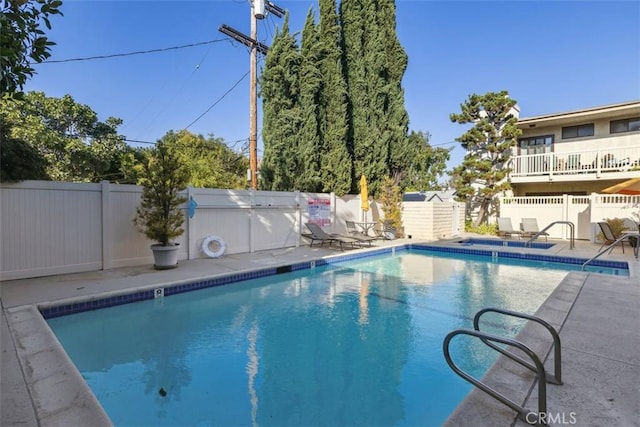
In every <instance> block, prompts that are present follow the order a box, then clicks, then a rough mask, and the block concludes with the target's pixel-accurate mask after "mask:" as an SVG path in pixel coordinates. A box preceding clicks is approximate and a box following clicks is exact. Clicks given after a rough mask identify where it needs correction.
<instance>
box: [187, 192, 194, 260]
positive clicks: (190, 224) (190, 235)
mask: <svg viewBox="0 0 640 427" xmlns="http://www.w3.org/2000/svg"><path fill="white" fill-rule="evenodd" d="M192 198H193V187H191V186H189V187H187V241H186V242H185V244H186V245H187V259H195V258H196V253H197V251H195V250H194V249H193V247H192V243H193V244H194V245H193V246H195V242H196V240H197V237H196V225H195V220H194V219H193V218H191V215H189V211H190V210H191V209H190V205H191V199H192ZM195 212H196V213H197V208H196V210H195ZM193 216H194V218H195V213H194V215H193Z"/></svg>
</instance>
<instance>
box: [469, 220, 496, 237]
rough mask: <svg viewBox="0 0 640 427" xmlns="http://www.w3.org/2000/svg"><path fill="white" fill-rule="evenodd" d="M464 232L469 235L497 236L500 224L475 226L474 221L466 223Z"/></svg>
mask: <svg viewBox="0 0 640 427" xmlns="http://www.w3.org/2000/svg"><path fill="white" fill-rule="evenodd" d="M464 231H466V232H467V233H475V234H488V235H493V236H495V235H497V234H498V224H480V225H473V221H465V224H464Z"/></svg>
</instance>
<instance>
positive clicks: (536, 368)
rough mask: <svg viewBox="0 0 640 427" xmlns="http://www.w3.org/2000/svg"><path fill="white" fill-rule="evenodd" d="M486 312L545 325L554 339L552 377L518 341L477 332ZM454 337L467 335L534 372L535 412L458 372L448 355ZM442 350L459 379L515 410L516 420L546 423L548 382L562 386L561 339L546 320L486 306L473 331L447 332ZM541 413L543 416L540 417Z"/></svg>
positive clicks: (463, 372) (479, 313) (476, 316)
mask: <svg viewBox="0 0 640 427" xmlns="http://www.w3.org/2000/svg"><path fill="white" fill-rule="evenodd" d="M489 312H493V313H499V314H504V315H506V316H513V317H519V318H521V319H527V320H532V321H534V322H537V323H539V324H541V325H542V326H544V327H545V328H546V329H547V330H548V331H549V333H551V336H552V337H553V347H554V374H553V375H550V374H548V373H547V372H546V371H545V369H544V365H543V363H542V362H541V361H540V358H539V357H538V356H537V355H536V354H535V352H534V351H533V350H531V349H530V348H529V347H527V346H526V345H524V344H523V343H521V342H520V341H516V340H515V339H511V338H505V337H500V336H497V335H492V334H489V333H486V332H482V331H480V317H481V316H482V315H483V314H485V313H489ZM457 335H469V336H472V337H476V338H479V339H480V341H482V342H483V343H484V344H486V345H487V346H489V347H491V348H492V349H494V350H496V351H497V352H499V353H501V354H503V355H505V356H506V357H508V358H509V359H511V360H513V361H515V362H517V363H519V364H520V365H522V366H524V367H525V368H527V369H529V370H531V371H533V372H535V373H536V378H537V380H538V412H534V411H529V410H527V409H525V408H524V407H523V406H520V405H518V404H517V403H516V402H514V401H513V400H511V399H509V398H508V397H506V396H505V395H503V394H500V393H498V392H497V391H495V390H494V389H492V388H491V387H489V386H488V385H486V384H484V383H483V382H482V381H480V380H478V379H476V378H474V377H472V376H471V375H469V374H468V373H467V372H465V371H463V370H462V369H460V368H459V367H458V365H456V364H455V363H454V362H453V360H452V359H451V354H450V352H449V343H450V342H451V340H452V339H453V338H454V337H455V336H457ZM494 342H497V343H500V344H506V345H507V346H511V347H516V348H518V349H520V350H522V351H523V352H524V353H525V354H526V355H527V356H529V358H530V359H531V360H532V361H533V364H532V363H530V362H528V361H527V360H525V359H523V358H521V357H519V356H516V355H515V354H513V353H511V352H508V351H506V350H505V349H503V348H501V347H498V346H497V345H496V344H494ZM442 349H443V352H444V358H445V360H446V361H447V364H448V365H449V367H450V368H451V369H452V370H453V371H454V372H455V373H456V374H458V375H459V376H461V377H462V378H464V379H465V380H467V381H468V382H470V383H471V384H473V385H474V386H476V387H478V388H479V389H480V390H482V391H484V392H485V393H487V394H489V395H490V396H491V397H493V398H494V399H496V400H498V401H499V402H501V403H503V404H505V405H507V406H508V407H509V408H511V409H513V410H514V411H516V412H517V413H518V418H520V419H521V420H522V421H524V422H526V423H528V424H530V423H531V422H532V421H533V420H535V421H536V422H538V423H540V424H543V425H545V424H546V419H547V418H546V414H547V382H549V383H551V384H557V385H561V384H562V368H561V365H562V360H561V350H560V336H559V335H558V333H557V332H556V330H555V329H554V328H553V326H551V325H550V324H549V323H547V322H546V321H544V320H542V319H541V318H539V317H537V316H532V315H530V314H525V313H520V312H517V311H511V310H505V309H501V308H493V307H488V308H484V309H482V310H480V311H479V312H477V313H476V315H475V316H474V318H473V329H456V330H454V331H452V332H450V333H449V334H447V336H446V337H445V339H444V342H443V344H442ZM532 413H533V414H535V415H536V416H535V417H533V418H531V417H530V416H529V415H531V414H532ZM541 414H544V416H540V415H541Z"/></svg>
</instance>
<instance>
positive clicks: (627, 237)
mask: <svg viewBox="0 0 640 427" xmlns="http://www.w3.org/2000/svg"><path fill="white" fill-rule="evenodd" d="M632 238H635V239H640V236H638V235H637V234H625V235H624V236H622V237H619V238H618V239H617V240H616V241H615V242H613V243H612V244H610V245H609V246H607V247H606V248H604V249H600V251H599V252H598V253H597V254H595V255H594V256H592V257H591V258H589V259H588V260H587V261H585V262H584V264H582V271H584V269H585V268H587V265H588V264H590V263H591V261H593V260H595V259H596V258H599V257H600V255H602V254H604V253H605V252H607V251H612V250H613V248H614V246H615V245H617V244H618V243H620V242H623V241H625V240H629V243H631V239H632ZM635 243H636V244H635V246H634V248H633V255H634V256H635V257H636V259H638V251H639V249H640V242H638V241H637V240H636V242H635Z"/></svg>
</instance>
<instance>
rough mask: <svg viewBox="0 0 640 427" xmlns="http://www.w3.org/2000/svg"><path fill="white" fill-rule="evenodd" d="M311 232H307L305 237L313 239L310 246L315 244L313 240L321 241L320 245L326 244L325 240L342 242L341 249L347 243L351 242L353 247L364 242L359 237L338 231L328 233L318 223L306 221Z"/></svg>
mask: <svg viewBox="0 0 640 427" xmlns="http://www.w3.org/2000/svg"><path fill="white" fill-rule="evenodd" d="M305 225H306V226H307V228H308V229H309V231H310V232H311V234H310V235H309V234H305V237H307V238H308V239H310V240H311V244H310V245H309V246H313V242H315V241H319V242H320V246H322V245H324V243H325V242H327V243H329V246H331V243H333V242H338V243H339V244H340V249H341V250H344V246H343V245H345V244H350V245H351V247H352V248H355V247H356V246H355V245H356V243H357V244H358V245H360V246H362V243H361V242H360V241H359V240H358V239H354V238H353V237H349V236H343V235H342V234H336V233H331V234H329V233H327V232H326V231H324V230H323V229H322V228H321V227H320V226H319V225H318V224H314V223H312V222H307V223H305Z"/></svg>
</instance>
